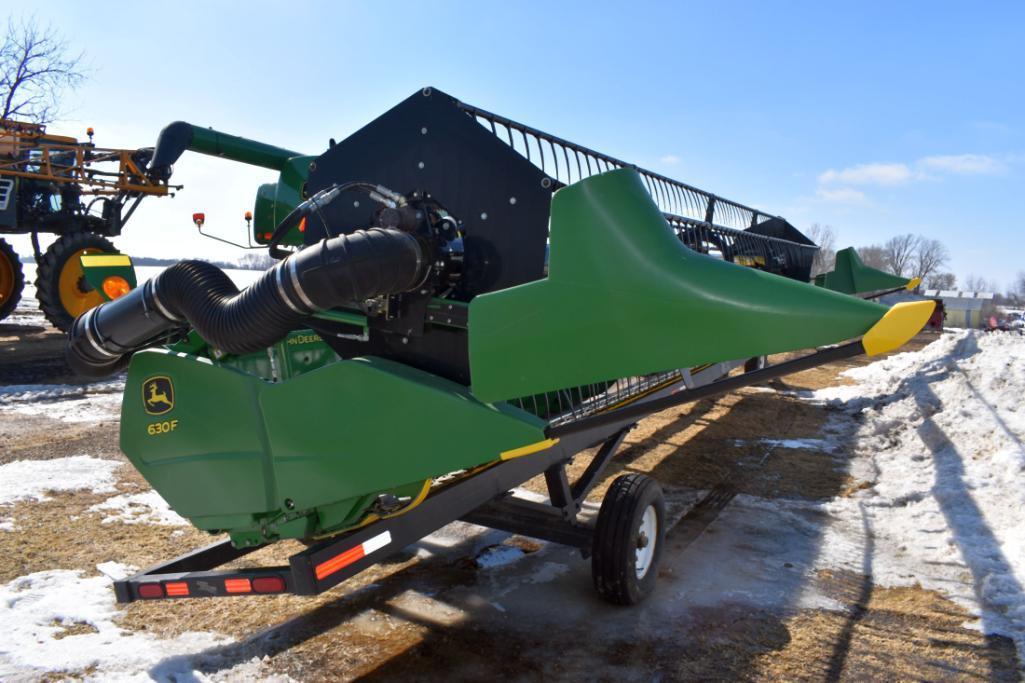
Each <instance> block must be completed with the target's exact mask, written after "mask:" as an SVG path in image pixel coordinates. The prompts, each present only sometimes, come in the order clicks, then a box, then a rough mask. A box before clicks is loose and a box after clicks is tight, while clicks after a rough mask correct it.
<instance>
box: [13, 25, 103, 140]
mask: <svg viewBox="0 0 1025 683" xmlns="http://www.w3.org/2000/svg"><path fill="white" fill-rule="evenodd" d="M81 62H82V55H81V54H79V55H74V56H72V55H69V53H68V44H67V41H66V40H64V38H63V37H62V36H61V35H60V34H59V33H57V31H56V30H54V29H53V28H52V27H50V26H45V27H41V26H39V24H37V23H36V20H35V19H28V20H25V21H21V22H16V21H15V20H14V19H8V20H7V32H6V34H5V35H4V36H3V44H2V45H0V98H2V100H0V101H2V104H3V111H2V113H0V116H2V117H3V118H5V119H6V118H10V117H17V118H19V119H23V120H27V121H31V122H33V123H49V122H51V121H53V120H54V119H55V118H56V117H57V116H58V115H59V113H60V100H59V98H60V96H61V94H62V93H63V91H64V90H65V89H67V88H74V87H75V86H77V85H78V84H79V83H81V82H82V80H83V79H84V78H85V72H84V69H83V67H82V64H81Z"/></svg>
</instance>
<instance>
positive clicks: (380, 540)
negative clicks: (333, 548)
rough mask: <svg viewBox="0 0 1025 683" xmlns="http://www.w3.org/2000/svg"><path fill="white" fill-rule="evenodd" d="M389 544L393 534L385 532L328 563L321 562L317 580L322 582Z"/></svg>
mask: <svg viewBox="0 0 1025 683" xmlns="http://www.w3.org/2000/svg"><path fill="white" fill-rule="evenodd" d="M389 543H391V532H389V531H384V532H382V533H379V534H377V535H376V536H373V537H371V538H368V539H367V540H365V541H363V542H362V543H360V544H359V545H357V546H354V547H352V548H349V549H348V550H346V551H344V552H341V553H339V554H337V555H335V556H334V557H332V558H331V559H330V560H327V561H326V562H321V563H320V564H318V565H317V569H316V575H317V580H318V581H321V580H323V579H324V578H326V577H328V576H331V575H332V574H334V573H335V572H336V571H338V570H339V569H344V568H345V567H348V566H349V565H350V564H352V563H353V562H355V561H357V560H361V559H363V558H364V557H366V556H367V555H369V554H370V553H372V552H374V551H376V550H380V549H381V548H383V547H384V546H386V545H388V544H389Z"/></svg>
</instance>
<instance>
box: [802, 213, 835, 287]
mask: <svg viewBox="0 0 1025 683" xmlns="http://www.w3.org/2000/svg"><path fill="white" fill-rule="evenodd" d="M808 238H809V239H810V240H811V241H812V242H814V243H815V244H817V245H819V250H818V251H817V252H815V260H814V261H812V263H811V274H812V277H815V276H816V275H818V274H819V273H825V272H828V271H830V270H833V268H834V267H835V265H836V233H835V232H834V231H833V228H831V227H829V226H828V225H822V224H821V223H812V224H811V225H810V226H808Z"/></svg>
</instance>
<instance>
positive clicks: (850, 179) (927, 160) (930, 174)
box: [819, 154, 1006, 192]
mask: <svg viewBox="0 0 1025 683" xmlns="http://www.w3.org/2000/svg"><path fill="white" fill-rule="evenodd" d="M1005 169H1006V165H1005V163H1004V162H1003V161H1001V160H999V159H996V158H994V157H991V156H988V155H986V154H940V155H935V156H928V157H922V158H921V159H919V160H917V161H915V162H914V163H912V164H910V165H909V164H905V163H871V164H858V165H857V166H849V167H847V168H842V169H840V170H836V169H832V168H831V169H829V170H828V171H825V172H824V173H821V174H820V175H819V185H820V186H836V185H861V186H865V185H880V186H894V185H904V184H906V183H909V182H917V181H921V180H936V179H937V177H938V176H941V175H987V174H993V173H1000V172H1001V171H1003V170H1005ZM827 192H828V191H827Z"/></svg>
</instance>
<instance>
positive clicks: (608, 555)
mask: <svg viewBox="0 0 1025 683" xmlns="http://www.w3.org/2000/svg"><path fill="white" fill-rule="evenodd" d="M649 507H653V508H654V510H655V519H656V520H657V524H658V526H657V532H656V534H655V538H654V539H648V540H647V542H648V543H652V542H653V543H654V544H655V547H654V553H653V557H652V559H651V562H650V563H649V565H648V568H647V572H646V573H645V574H644V575H643V576H641V577H638V576H637V571H636V567H637V548H638V544H639V541H640V538H639V536H640V534H639V531H640V525H641V521H642V519H643V516H644V511H645V510H646V509H648V508H649ZM665 517H666V504H665V497H664V496H663V495H662V488H661V487H660V486H659V485H658V482H657V481H655V480H654V479H652V478H651V477H648V476H645V475H643V474H626V475H623V476H621V477H619V478H617V479H616V480H615V481H614V482H612V486H610V487H609V490H608V493H606V494H605V498H604V499H603V500H602V503H601V509H600V510H599V511H598V524H597V526H596V527H595V530H594V545H593V547H592V554H591V577H592V578H593V579H594V589H595V590H596V591H598V595H600V596H601V597H602V598H603V599H605V600H606V601H608V602H611V603H612V604H614V605H636V604H637V603H639V602H641V601H642V600H644V599H645V598H646V597H648V596H649V595H651V592H652V591H653V590H654V589H655V582H656V580H657V578H658V566H659V562H660V561H661V559H662V549H663V545H664V542H665Z"/></svg>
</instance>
